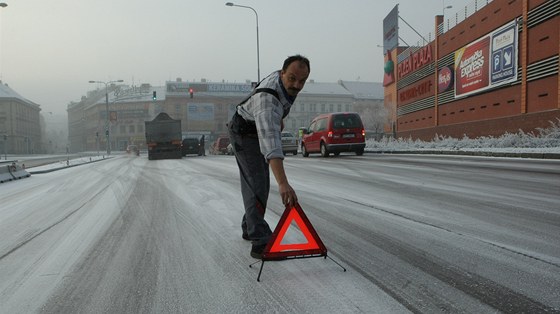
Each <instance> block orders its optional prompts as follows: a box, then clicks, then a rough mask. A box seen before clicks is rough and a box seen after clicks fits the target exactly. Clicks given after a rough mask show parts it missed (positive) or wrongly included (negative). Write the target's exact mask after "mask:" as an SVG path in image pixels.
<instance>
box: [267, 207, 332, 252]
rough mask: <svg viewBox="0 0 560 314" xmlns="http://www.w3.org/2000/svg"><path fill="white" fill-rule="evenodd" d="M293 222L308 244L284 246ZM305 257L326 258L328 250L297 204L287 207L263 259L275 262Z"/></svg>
mask: <svg viewBox="0 0 560 314" xmlns="http://www.w3.org/2000/svg"><path fill="white" fill-rule="evenodd" d="M292 221H294V222H295V223H296V224H297V226H298V228H299V230H301V232H302V233H303V235H304V236H305V239H306V240H307V242H306V243H296V244H282V240H283V239H284V236H285V235H286V231H288V228H289V227H290V225H291V224H292ZM303 255H317V256H326V255H327V248H326V247H325V245H324V244H323V242H322V241H321V239H320V238H319V235H318V234H317V232H316V231H315V229H314V228H313V226H312V225H311V222H309V219H307V216H305V213H304V212H303V209H301V207H300V206H299V204H296V205H295V206H293V207H286V209H285V210H284V213H283V214H282V217H280V221H278V225H276V229H275V230H274V232H273V233H272V237H271V238H270V241H268V244H267V245H266V247H265V248H264V251H263V255H262V259H263V260H275V259H284V258H287V257H295V256H303Z"/></svg>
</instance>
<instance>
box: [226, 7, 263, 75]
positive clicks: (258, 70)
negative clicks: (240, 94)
mask: <svg viewBox="0 0 560 314" xmlns="http://www.w3.org/2000/svg"><path fill="white" fill-rule="evenodd" d="M226 5H227V6H228V7H240V8H246V9H251V10H253V12H255V17H256V18H257V83H258V82H260V81H261V61H260V55H259V15H258V14H257V11H255V9H253V8H251V7H249V6H245V5H238V4H234V3H233V2H227V3H226Z"/></svg>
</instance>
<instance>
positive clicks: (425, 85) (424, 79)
mask: <svg viewBox="0 0 560 314" xmlns="http://www.w3.org/2000/svg"><path fill="white" fill-rule="evenodd" d="M479 2H482V1H479ZM559 12H560V4H559V1H558V0H548V1H545V0H494V1H491V2H488V3H485V5H484V6H483V7H481V8H477V9H476V12H474V13H473V14H472V15H470V16H468V17H467V18H465V19H464V20H463V21H462V22H460V23H458V24H457V25H456V26H454V27H453V28H450V29H448V30H447V31H446V32H443V28H444V21H443V16H436V18H435V25H436V27H435V28H436V33H437V34H439V35H437V36H436V38H435V40H434V41H432V42H430V43H429V44H427V45H425V46H423V47H415V48H408V49H404V48H403V47H399V48H395V49H393V50H392V51H390V52H389V53H387V55H386V57H385V59H386V61H389V60H392V61H393V62H394V63H395V64H396V66H394V67H393V69H392V70H393V71H394V72H393V73H390V74H391V75H392V76H393V77H394V79H393V80H389V81H388V82H389V83H386V84H385V105H386V106H387V109H388V110H389V112H391V113H392V116H393V117H392V121H394V122H393V125H392V126H388V127H387V130H386V131H391V132H392V133H394V134H395V133H396V135H397V136H398V137H405V138H408V137H412V138H414V139H422V140H431V139H433V138H434V137H435V136H436V135H443V136H451V137H463V136H465V135H466V136H468V137H471V138H472V137H478V136H488V135H491V136H499V135H502V134H504V133H506V132H509V133H516V132H518V131H519V130H523V131H524V132H532V131H534V130H536V129H537V128H545V127H548V126H550V121H553V122H557V119H559V118H560V104H559V95H560V84H559V81H558V63H559V57H558V56H559V52H560V40H559V39H560V17H559ZM386 69H387V67H386ZM386 76H387V70H386ZM391 81H392V82H391Z"/></svg>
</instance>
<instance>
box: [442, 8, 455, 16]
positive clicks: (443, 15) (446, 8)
mask: <svg viewBox="0 0 560 314" xmlns="http://www.w3.org/2000/svg"><path fill="white" fill-rule="evenodd" d="M451 8H453V6H452V5H448V6H444V7H443V16H445V10H446V9H451Z"/></svg>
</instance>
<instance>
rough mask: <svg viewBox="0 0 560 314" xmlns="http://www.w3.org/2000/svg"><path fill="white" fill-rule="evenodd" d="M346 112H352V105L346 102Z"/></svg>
mask: <svg viewBox="0 0 560 314" xmlns="http://www.w3.org/2000/svg"><path fill="white" fill-rule="evenodd" d="M346 112H350V105H349V104H346Z"/></svg>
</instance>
